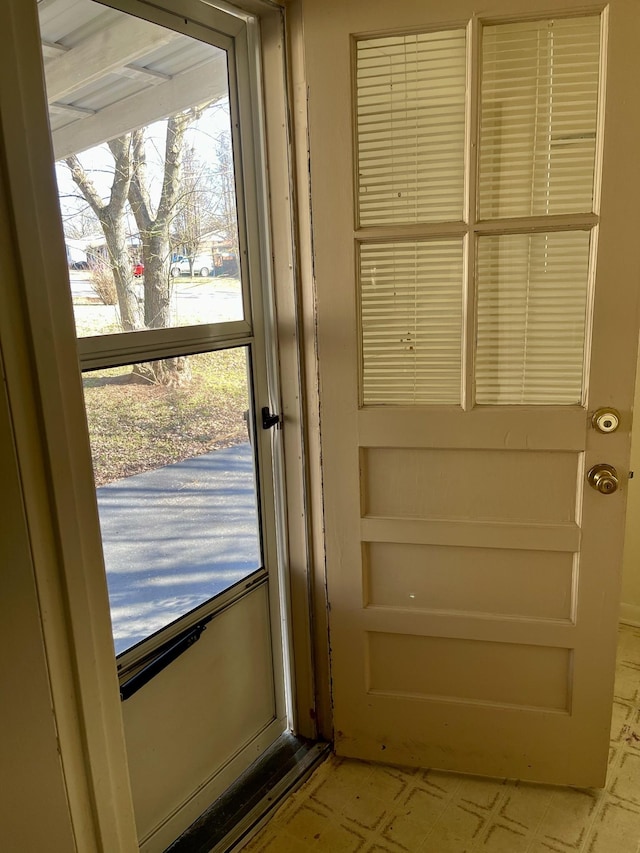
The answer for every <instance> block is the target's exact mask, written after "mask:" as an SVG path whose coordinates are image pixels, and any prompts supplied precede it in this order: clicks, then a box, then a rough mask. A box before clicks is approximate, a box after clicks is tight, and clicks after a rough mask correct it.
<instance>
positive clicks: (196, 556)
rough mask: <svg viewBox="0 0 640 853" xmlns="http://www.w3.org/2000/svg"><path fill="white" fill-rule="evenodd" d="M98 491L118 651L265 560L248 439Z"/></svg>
mask: <svg viewBox="0 0 640 853" xmlns="http://www.w3.org/2000/svg"><path fill="white" fill-rule="evenodd" d="M97 493H98V509H99V513H100V526H101V529H102V541H103V547H104V555H105V562H106V567H107V582H108V585H109V599H110V602H111V618H112V621H113V637H114V642H115V646H116V653H120V652H122V651H124V650H125V649H128V648H130V647H131V646H132V645H134V644H135V643H137V642H139V641H140V640H143V639H144V638H145V637H148V636H149V635H150V634H152V633H154V632H155V631H158V630H160V629H161V628H163V627H164V626H165V625H168V624H169V623H170V622H173V621H174V620H175V619H177V618H179V617H180V616H183V615H184V614H185V613H188V612H189V611H190V610H193V608H194V607H197V606H198V605H199V604H202V603H203V602H204V601H207V600H208V599H209V598H211V597H212V596H214V595H216V594H217V593H219V592H222V590H224V589H227V587H229V586H231V585H232V584H234V583H237V582H238V581H240V580H242V578H244V577H246V576H247V575H248V574H250V573H251V572H252V571H254V570H255V569H257V568H258V567H259V566H260V548H259V537H258V521H257V512H256V493H255V487H254V477H253V456H252V452H251V448H250V445H249V444H240V445H237V446H235V447H229V448H226V449H224V450H216V451H213V452H212V453H207V454H206V455H204V456H197V457H195V458H193V459H187V460H185V461H184V462H177V463H175V464H173V465H167V466H166V467H164V468H158V469H157V470H155V471H147V472H146V473H144V474H137V475H136V476H133V477H127V478H126V479H124V480H119V481H117V482H115V483H110V484H109V485H107V486H101V487H100V488H99V489H98V490H97Z"/></svg>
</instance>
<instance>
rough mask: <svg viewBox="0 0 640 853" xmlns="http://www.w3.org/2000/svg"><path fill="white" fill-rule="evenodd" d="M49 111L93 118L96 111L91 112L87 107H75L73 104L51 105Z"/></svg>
mask: <svg viewBox="0 0 640 853" xmlns="http://www.w3.org/2000/svg"><path fill="white" fill-rule="evenodd" d="M49 109H50V110H51V111H52V112H57V113H69V114H70V115H75V116H83V117H84V116H93V115H95V114H96V111H95V110H90V109H88V108H87V107H74V106H73V104H49Z"/></svg>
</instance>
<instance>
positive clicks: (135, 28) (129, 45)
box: [46, 17, 175, 102]
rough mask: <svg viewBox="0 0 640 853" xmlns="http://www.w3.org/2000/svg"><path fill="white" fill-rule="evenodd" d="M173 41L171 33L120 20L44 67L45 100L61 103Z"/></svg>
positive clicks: (126, 18) (125, 18) (158, 28)
mask: <svg viewBox="0 0 640 853" xmlns="http://www.w3.org/2000/svg"><path fill="white" fill-rule="evenodd" d="M173 38H175V35H174V34H173V33H172V32H171V31H170V30H166V29H163V28H161V27H156V26H153V25H151V24H149V23H148V22H147V21H141V20H139V19H137V18H130V17H123V18H119V19H118V20H116V21H114V22H113V23H112V24H110V25H109V26H108V27H104V28H103V29H101V30H100V31H99V32H97V33H94V35H92V36H89V37H88V38H86V39H85V40H84V41H82V42H80V44H78V45H77V46H76V47H73V48H71V50H68V51H67V52H66V53H64V54H63V55H62V56H60V58H59V59H54V60H53V61H52V62H50V63H49V64H48V65H47V69H46V78H47V98H48V99H49V101H50V102H51V101H60V100H62V98H64V97H65V96H66V95H68V94H69V93H70V92H73V91H74V90H77V89H79V88H80V87H83V86H86V85H88V84H89V83H93V82H95V81H96V80H99V79H100V78H101V77H104V76H105V75H107V74H109V73H110V72H112V71H115V70H117V69H118V68H122V66H124V65H127V64H128V63H130V62H133V61H134V60H135V59H138V58H139V57H141V56H144V55H145V54H148V53H151V51H153V50H155V48H157V47H160V46H161V45H163V44H166V43H167V42H169V41H171V39H173Z"/></svg>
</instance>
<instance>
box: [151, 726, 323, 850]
mask: <svg viewBox="0 0 640 853" xmlns="http://www.w3.org/2000/svg"><path fill="white" fill-rule="evenodd" d="M330 751H331V746H330V744H328V743H325V742H313V741H308V740H305V739H304V738H300V737H296V736H295V735H292V734H291V733H290V732H285V733H284V734H282V735H281V736H280V737H279V738H278V740H277V741H276V742H275V743H274V744H273V745H272V746H271V747H270V748H269V749H268V750H267V751H266V752H265V753H264V755H262V756H261V757H260V758H259V759H258V760H257V761H255V762H254V763H253V764H252V765H251V767H249V768H248V769H247V770H246V771H245V772H244V773H243V774H242V775H241V776H240V778H239V779H238V780H237V781H236V782H234V784H233V785H231V787H230V788H229V789H228V790H227V791H226V792H225V793H224V794H223V795H222V796H221V797H220V798H219V799H218V800H216V802H215V803H213V805H212V806H211V807H210V808H209V809H208V810H207V811H206V812H205V813H204V814H203V815H201V816H200V817H199V818H198V820H196V821H195V823H193V824H192V825H191V826H190V827H189V829H187V830H186V832H184V833H183V834H182V835H181V836H180V838H178V839H177V840H176V841H175V842H174V843H173V844H172V845H171V846H170V847H168V848H167V850H166V851H165V853H231V851H233V850H240V849H241V847H242V846H244V844H246V843H247V841H249V840H250V839H251V838H252V837H253V836H254V835H255V834H256V833H257V832H258V831H259V830H260V829H261V828H262V826H263V825H264V824H265V823H266V822H267V821H268V820H269V818H270V817H271V816H272V815H273V813H274V811H275V810H276V808H277V807H278V806H279V805H281V804H282V802H283V801H284V799H285V798H286V797H287V796H289V794H292V793H293V792H294V791H295V790H296V788H298V787H299V786H300V785H301V784H302V783H303V782H304V781H305V780H306V779H307V778H308V777H309V776H310V775H311V773H312V772H313V771H314V770H315V769H316V767H317V766H318V765H319V764H320V763H321V762H322V761H324V760H325V759H326V758H328V757H329V754H330Z"/></svg>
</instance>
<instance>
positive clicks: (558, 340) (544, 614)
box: [303, 0, 640, 785]
mask: <svg viewBox="0 0 640 853" xmlns="http://www.w3.org/2000/svg"><path fill="white" fill-rule="evenodd" d="M551 6H552V7H553V11H552V12H550V7H551ZM303 11H304V27H305V36H304V38H305V61H306V69H307V75H308V79H307V83H308V103H309V126H310V163H311V186H312V206H313V227H314V250H315V276H316V286H317V299H318V318H319V325H318V334H319V360H320V380H321V409H322V440H323V460H324V464H325V480H324V485H325V495H324V496H325V513H326V530H327V574H328V595H329V600H330V642H331V661H332V685H333V702H334V712H335V744H336V751H337V752H338V754H340V755H346V756H355V757H359V758H365V759H369V760H380V761H384V762H390V763H398V764H408V765H418V766H432V767H437V768H447V769H452V770H458V771H467V772H472V773H480V774H488V775H496V776H510V777H516V778H524V779H534V780H542V781H546V782H557V783H570V784H575V785H597V784H600V783H602V781H603V779H604V774H605V770H606V760H607V748H608V729H609V720H610V712H611V699H612V684H613V670H614V660H615V647H616V625H617V617H618V596H619V571H620V558H621V547H622V537H623V522H624V507H625V492H626V482H627V478H628V474H629V472H628V454H629V432H630V427H631V402H632V398H633V384H634V369H635V351H636V343H637V336H638V325H637V290H638V277H637V270H638V268H639V262H640V253H639V248H640V240H638V224H639V217H638V213H637V199H638V198H639V197H640V172H639V168H638V159H639V158H638V156H637V139H638V138H639V131H640V126H639V124H638V118H639V110H638V99H637V94H636V91H637V89H636V87H635V84H633V83H632V82H631V81H633V80H636V79H638V74H639V73H640V64H639V62H638V44H639V43H640V42H639V39H640V17H639V16H638V14H637V6H636V4H635V3H632V2H627V0H613V2H611V3H609V4H608V5H607V7H606V9H603V7H602V5H598V4H596V5H594V6H592V7H588V8H586V7H585V4H584V3H583V2H582V0H579V2H572V0H563V2H557V3H554V4H550V3H549V2H548V0H544V2H537V0H528V2H526V3H524V2H513V0H509V2H507V0H491V2H490V3H482V4H474V3H473V2H470V0H446V2H440V0H434V2H432V3H428V4H425V3H423V2H414V1H413V0H400V2H397V3H384V4H370V3H366V2H358V0H354V2H349V3H343V2H337V1H336V2H325V0H323V2H315V0H305V2H304V3H303ZM352 140H353V143H352ZM601 407H605V408H608V407H614V408H615V409H617V410H619V412H620V424H619V427H618V429H617V430H616V431H609V432H606V431H605V432H600V431H599V430H598V429H596V428H595V427H594V426H593V425H592V422H591V418H592V414H593V412H594V411H595V410H597V409H599V408H601ZM614 414H615V413H614ZM605 421H607V424H609V423H613V422H614V421H613V419H612V418H611V417H606V418H605ZM604 428H605V430H607V429H608V428H609V427H608V426H607V425H605V427H604ZM599 463H607V464H608V465H610V466H613V467H614V468H615V469H616V473H617V486H618V487H617V490H616V491H615V492H613V491H611V492H609V491H608V490H609V489H612V488H613V486H615V485H616V483H615V482H614V481H613V480H612V479H611V478H609V479H606V478H605V480H604V481H603V480H602V479H600V481H599V484H600V487H601V488H602V489H603V490H604V492H601V491H598V490H597V489H596V488H592V487H591V486H590V485H589V484H588V482H587V474H588V472H589V471H590V469H591V468H592V466H595V465H597V464H599ZM595 485H598V484H597V483H596V484H595Z"/></svg>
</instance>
